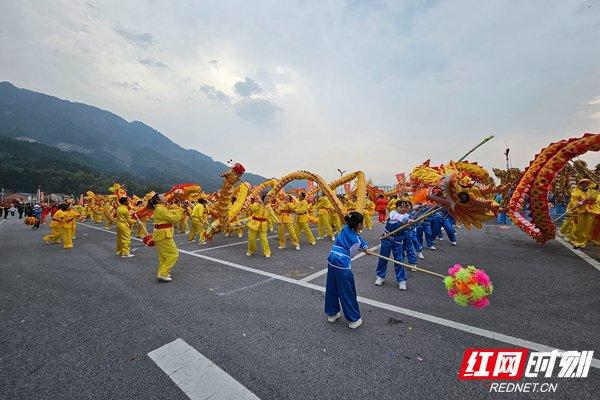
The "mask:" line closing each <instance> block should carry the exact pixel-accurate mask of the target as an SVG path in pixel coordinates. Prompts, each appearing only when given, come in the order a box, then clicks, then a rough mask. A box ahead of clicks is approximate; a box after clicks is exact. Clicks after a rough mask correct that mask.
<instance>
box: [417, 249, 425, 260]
mask: <svg viewBox="0 0 600 400" xmlns="http://www.w3.org/2000/svg"><path fill="white" fill-rule="evenodd" d="M417 257H419V258H420V259H421V260H422V259H424V258H425V256H424V255H423V253H422V252H420V251H419V252H418V253H417Z"/></svg>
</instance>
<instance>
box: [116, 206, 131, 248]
mask: <svg viewBox="0 0 600 400" xmlns="http://www.w3.org/2000/svg"><path fill="white" fill-rule="evenodd" d="M119 204H120V205H119V207H117V255H118V256H121V257H123V258H129V257H133V254H131V253H130V246H131V225H132V224H133V222H134V221H133V219H132V218H131V215H129V208H128V207H127V197H121V198H120V199H119Z"/></svg>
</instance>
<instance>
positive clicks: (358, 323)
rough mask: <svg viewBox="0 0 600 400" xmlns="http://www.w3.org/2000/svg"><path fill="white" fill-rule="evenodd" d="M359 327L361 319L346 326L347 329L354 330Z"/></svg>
mask: <svg viewBox="0 0 600 400" xmlns="http://www.w3.org/2000/svg"><path fill="white" fill-rule="evenodd" d="M361 325H362V318H359V319H358V320H357V321H354V322H350V323H349V324H348V328H350V329H356V328H358V327H359V326H361Z"/></svg>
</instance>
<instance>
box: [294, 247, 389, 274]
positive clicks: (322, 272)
mask: <svg viewBox="0 0 600 400" xmlns="http://www.w3.org/2000/svg"><path fill="white" fill-rule="evenodd" d="M380 247H381V245H380V244H378V245H377V246H373V247H371V248H370V249H369V251H374V250H377V249H378V248H380ZM366 255H367V254H366V253H360V254H357V255H355V256H354V257H353V258H352V261H354V260H356V259H359V258H361V257H363V256H366ZM326 273H327V268H325V269H322V270H320V271H317V272H315V273H314V274H312V275H309V276H307V277H305V278H302V279H300V282H310V281H312V280H313V279H315V278H318V277H320V276H321V275H324V274H326Z"/></svg>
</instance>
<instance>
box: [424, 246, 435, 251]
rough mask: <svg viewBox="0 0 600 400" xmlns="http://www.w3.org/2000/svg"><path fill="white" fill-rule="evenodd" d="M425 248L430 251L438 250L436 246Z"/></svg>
mask: <svg viewBox="0 0 600 400" xmlns="http://www.w3.org/2000/svg"><path fill="white" fill-rule="evenodd" d="M425 248H426V249H428V250H435V249H436V248H435V246H427V247H425Z"/></svg>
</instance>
